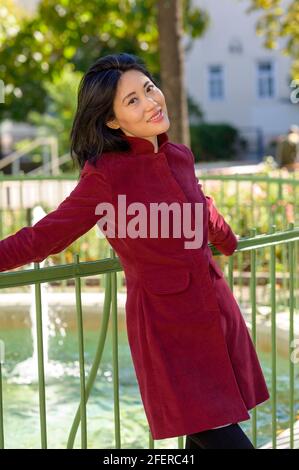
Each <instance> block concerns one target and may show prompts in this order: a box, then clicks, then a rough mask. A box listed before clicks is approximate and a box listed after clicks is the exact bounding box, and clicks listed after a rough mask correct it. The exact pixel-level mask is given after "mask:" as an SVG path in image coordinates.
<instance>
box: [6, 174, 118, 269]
mask: <svg viewBox="0 0 299 470" xmlns="http://www.w3.org/2000/svg"><path fill="white" fill-rule="evenodd" d="M110 200H111V191H110V186H109V184H108V182H107V178H106V177H105V176H104V174H103V172H101V171H99V170H97V171H83V172H82V174H81V178H80V180H79V182H78V184H77V186H76V187H75V188H74V189H73V191H72V192H71V193H70V194H69V196H68V197H67V198H66V199H65V200H64V201H63V202H62V203H61V204H60V205H59V206H58V207H57V209H55V210H54V211H52V212H50V213H49V214H47V215H46V216H45V217H43V218H42V219H41V220H40V221H38V222H37V223H36V224H35V225H33V226H32V227H24V228H22V229H21V230H19V231H18V232H16V233H15V234H14V235H11V236H9V237H7V238H5V239H4V240H2V241H0V271H7V270H9V269H14V268H17V267H19V266H23V265H25V264H28V263H32V262H40V261H43V260H44V259H45V258H47V257H48V256H49V255H52V254H56V253H59V252H61V251H62V250H63V249H64V248H66V247H67V246H68V245H70V244H71V243H72V242H73V241H75V240H76V239H77V238H79V237H80V236H81V235H83V234H84V233H86V232H87V231H88V230H90V229H91V228H92V227H93V226H94V225H95V224H96V222H97V220H98V219H99V216H98V215H96V214H95V208H96V206H97V204H99V203H100V202H107V201H110Z"/></svg>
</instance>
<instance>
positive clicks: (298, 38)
mask: <svg viewBox="0 0 299 470" xmlns="http://www.w3.org/2000/svg"><path fill="white" fill-rule="evenodd" d="M247 2H248V0H247ZM249 3H250V5H249V8H248V12H252V11H259V10H262V11H263V13H262V15H261V16H260V18H259V20H258V22H257V25H256V31H257V34H258V35H260V36H264V37H265V43H264V44H265V46H266V47H267V48H270V49H278V48H279V47H280V44H281V43H282V52H283V53H284V54H286V55H290V56H291V58H292V59H293V63H292V69H291V75H292V76H293V78H296V77H298V76H299V2H298V0H289V2H286V1H283V0H249Z"/></svg>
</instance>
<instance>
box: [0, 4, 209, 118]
mask: <svg viewBox="0 0 299 470" xmlns="http://www.w3.org/2000/svg"><path fill="white" fill-rule="evenodd" d="M8 1H11V0H8ZM183 2H184V27H185V30H186V33H187V34H188V35H189V36H190V37H191V38H194V37H198V36H200V35H201V34H202V33H203V31H204V29H205V25H206V24H207V15H206V14H205V13H204V12H203V11H202V10H199V9H198V8H193V7H192V6H191V0H183ZM156 14H157V12H156V1H155V0H109V2H108V1H107V0H97V1H96V2H95V1H94V0H84V1H83V0H59V1H57V0H41V2H40V4H39V6H38V10H37V12H36V15H34V16H33V17H31V18H26V19H25V20H24V19H22V21H18V22H17V23H18V25H17V31H15V34H12V35H9V34H6V33H5V32H4V33H2V35H0V79H2V80H3V81H4V83H5V85H6V97H5V105H4V106H1V107H0V119H1V118H5V117H6V118H11V119H13V120H16V121H24V120H25V119H26V118H27V116H28V113H29V112H30V111H37V112H39V113H43V112H44V111H45V110H46V109H47V106H48V104H49V99H50V98H49V94H48V92H47V87H46V83H47V82H53V80H54V79H55V77H57V75H59V74H60V73H61V71H62V70H63V69H64V66H65V65H66V64H68V63H70V64H72V65H73V66H74V70H75V71H79V72H84V71H86V69H87V68H88V67H89V65H90V64H91V63H92V62H93V61H95V60H96V59H97V58H98V57H100V56H102V55H106V54H110V53H115V52H122V51H126V52H129V53H133V54H137V55H138V56H140V57H141V58H142V59H143V60H144V61H145V62H146V64H147V65H148V67H149V68H150V70H151V71H152V72H153V74H154V75H156V76H157V77H158V75H159V56H158V54H159V52H158V30H157V22H156ZM189 45H190V44H189Z"/></svg>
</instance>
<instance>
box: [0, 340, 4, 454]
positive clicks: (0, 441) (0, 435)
mask: <svg viewBox="0 0 299 470" xmlns="http://www.w3.org/2000/svg"><path fill="white" fill-rule="evenodd" d="M0 348H1V345H0ZM3 361H4V358H3ZM0 449H4V422H3V392H2V354H1V351H0Z"/></svg>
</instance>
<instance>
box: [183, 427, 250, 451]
mask: <svg viewBox="0 0 299 470" xmlns="http://www.w3.org/2000/svg"><path fill="white" fill-rule="evenodd" d="M185 449H254V447H253V445H252V443H251V442H250V440H249V439H248V437H247V436H246V434H244V432H243V431H242V429H241V428H240V426H239V425H238V424H230V425H229V426H225V427H223V428H219V429H209V430H208V431H202V432H197V433H195V434H188V435H187V436H186V445H185Z"/></svg>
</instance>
